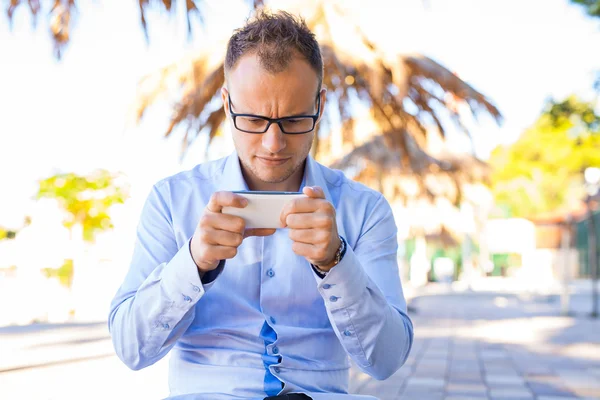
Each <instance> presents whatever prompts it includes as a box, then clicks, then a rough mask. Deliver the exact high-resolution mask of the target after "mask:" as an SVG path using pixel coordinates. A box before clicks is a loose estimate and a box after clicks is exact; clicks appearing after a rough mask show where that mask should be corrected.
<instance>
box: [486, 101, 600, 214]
mask: <svg viewBox="0 0 600 400" xmlns="http://www.w3.org/2000/svg"><path fill="white" fill-rule="evenodd" d="M490 164H491V165H492V167H493V169H494V172H493V174H492V190H493V192H494V196H495V199H496V203H497V204H498V205H501V206H505V207H508V208H509V209H510V213H511V215H513V216H515V217H532V216H535V215H539V214H542V213H545V212H549V211H553V210H557V209H560V208H564V207H571V206H575V204H576V203H578V202H579V201H580V200H581V199H582V198H583V197H584V193H585V188H584V183H583V171H584V170H585V168H587V167H590V166H600V116H598V115H597V114H596V113H595V112H594V105H593V104H590V103H585V102H583V101H581V100H579V99H577V98H576V97H574V96H572V97H569V98H568V99H566V100H565V101H563V102H560V103H556V102H549V104H548V106H547V109H546V110H545V111H544V113H543V114H542V115H541V116H540V118H539V119H538V121H537V122H536V123H535V124H534V125H533V126H532V127H531V128H529V129H528V130H526V131H525V132H524V133H523V134H522V136H521V137H520V139H519V140H518V141H517V142H516V143H514V144H513V145H511V146H509V147H499V148H497V149H495V150H494V151H493V152H492V156H491V158H490Z"/></svg>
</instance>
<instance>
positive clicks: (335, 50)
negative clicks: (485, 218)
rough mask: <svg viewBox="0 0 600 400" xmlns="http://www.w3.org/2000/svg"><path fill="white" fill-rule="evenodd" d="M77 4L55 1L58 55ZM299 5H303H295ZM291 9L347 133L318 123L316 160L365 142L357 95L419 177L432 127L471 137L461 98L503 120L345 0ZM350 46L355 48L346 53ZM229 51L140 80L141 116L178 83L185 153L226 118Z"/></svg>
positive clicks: (191, 7)
mask: <svg viewBox="0 0 600 400" xmlns="http://www.w3.org/2000/svg"><path fill="white" fill-rule="evenodd" d="M21 3H25V2H24V1H19V0H11V1H10V2H9V6H8V15H9V18H10V17H11V16H12V15H13V13H14V10H15V8H16V7H17V6H18V5H19V4H21ZM157 3H158V4H159V5H161V6H162V7H163V8H164V9H165V10H166V11H168V12H172V11H173V10H174V4H175V2H174V1H172V0H161V1H159V2H157ZM27 4H28V5H29V7H30V9H31V12H32V13H33V15H34V16H37V14H38V13H39V12H40V5H39V0H27ZM184 4H185V7H186V12H187V16H188V30H189V31H190V32H191V24H190V20H189V17H190V16H191V15H193V14H198V15H199V16H201V14H200V10H201V4H202V1H200V0H186V1H185V2H184ZM139 5H140V18H141V23H142V27H143V29H144V31H146V27H147V21H146V12H147V10H148V8H149V7H150V5H151V4H150V0H139ZM252 6H253V7H254V9H255V10H259V9H261V8H263V1H262V0H253V1H252ZM75 7H76V1H75V0H55V1H54V6H53V7H52V10H51V14H50V18H51V32H52V35H53V38H54V42H55V47H56V52H57V57H60V51H61V49H62V48H63V47H64V46H65V45H66V44H67V43H68V41H69V39H70V35H71V33H70V29H71V24H72V18H73V15H74V11H75V9H76V8H75ZM294 7H297V9H298V10H294ZM288 10H290V11H292V12H294V11H297V12H298V13H302V15H303V16H304V17H305V19H306V22H307V24H308V25H309V27H310V28H311V29H312V30H313V31H315V32H317V36H318V40H319V42H320V43H321V45H322V54H323V61H324V68H325V74H324V85H325V86H326V87H327V88H328V89H329V92H328V98H329V102H330V104H332V105H335V106H336V107H337V111H338V112H339V115H340V116H341V126H342V132H341V133H342V134H341V138H340V140H338V142H337V143H332V138H331V136H328V135H327V133H328V132H329V131H331V129H332V124H331V121H328V120H325V121H324V123H322V124H320V126H319V132H318V134H317V135H315V144H314V146H313V155H315V156H317V157H318V158H323V157H324V154H326V153H327V150H328V148H331V147H335V146H342V148H344V149H346V150H348V151H349V150H351V149H353V148H354V147H355V146H356V145H358V144H360V140H359V139H358V138H357V135H356V132H355V129H354V126H355V116H354V114H353V110H352V109H351V99H353V98H358V99H359V100H360V101H362V102H363V103H364V104H366V105H367V106H368V107H369V109H370V112H371V115H372V118H373V119H374V120H375V122H376V124H377V126H378V128H379V133H381V132H386V135H385V140H386V143H387V145H388V146H389V147H390V148H392V149H394V150H397V151H399V152H400V153H401V154H402V157H401V160H400V161H401V163H402V164H403V167H404V168H405V169H407V170H408V171H411V172H413V173H417V174H418V173H419V172H420V170H419V169H413V165H414V164H415V163H416V164H423V163H424V164H427V165H428V164H430V163H433V164H436V161H435V160H434V159H433V158H432V157H431V156H427V155H426V152H425V151H424V145H425V141H426V139H427V135H428V132H430V131H431V130H432V128H433V130H435V131H437V132H439V134H441V135H442V136H444V135H445V134H446V132H447V124H448V123H452V124H454V125H455V126H457V127H458V128H459V129H460V130H462V131H463V132H464V133H465V134H466V135H470V133H469V131H468V130H467V129H466V127H464V126H463V125H462V123H461V119H460V114H459V112H458V109H457V107H456V104H457V103H463V104H466V105H467V106H468V107H469V109H470V112H471V113H473V114H474V115H478V114H482V113H484V114H489V115H491V116H492V117H493V118H495V119H496V120H497V121H500V119H501V115H500V112H499V111H498V109H497V108H496V107H495V106H494V105H493V104H492V102H491V101H490V100H489V99H488V98H486V97H485V96H484V95H483V94H481V93H479V92H478V91H476V90H475V89H473V88H472V87H471V86H469V85H468V84H467V83H466V82H464V81H463V80H461V79H460V78H459V77H458V76H457V75H456V74H455V73H453V72H451V71H450V70H448V69H447V68H445V67H444V66H442V65H441V64H440V63H438V62H436V61H434V60H432V59H431V58H429V57H426V56H424V55H420V54H409V55H405V54H396V55H393V56H391V57H390V56H386V55H384V54H383V52H381V51H380V49H379V48H378V46H377V44H375V43H373V42H371V41H370V40H369V39H368V38H367V37H366V35H365V34H364V32H363V31H362V29H361V28H360V26H359V25H358V24H355V23H353V22H352V19H351V16H350V15H349V13H347V12H346V11H345V10H344V9H343V8H342V6H341V2H340V1H327V2H326V1H323V0H311V1H303V2H302V4H298V2H295V3H292V4H291V5H290V7H288ZM340 17H341V18H342V19H340ZM333 20H336V21H338V20H343V21H344V23H345V24H347V28H349V29H347V31H349V32H351V35H350V36H351V38H350V39H348V38H346V39H347V40H346V42H348V40H351V43H350V45H349V46H345V47H342V46H341V45H340V43H341V42H343V41H344V40H341V39H343V38H340V37H337V36H336V35H335V33H334V29H332V26H333V25H334V24H333V22H332V21H333ZM348 48H351V49H352V50H351V51H348V50H345V49H348ZM224 51H225V49H224V48H222V49H221V50H220V51H217V52H215V51H211V50H206V51H205V52H203V53H200V54H198V55H197V56H196V57H195V58H193V59H192V60H189V61H185V60H182V61H179V62H176V63H173V64H172V65H170V66H167V67H166V68H164V69H162V70H160V71H157V73H156V74H153V75H150V76H148V77H146V78H145V79H143V80H142V82H140V85H139V88H140V92H139V98H138V103H137V107H136V109H137V119H138V121H141V119H142V118H143V116H144V114H145V112H146V111H147V110H148V109H149V107H150V106H151V105H152V104H153V103H154V102H155V101H156V100H157V99H158V98H159V97H160V96H162V95H164V94H165V92H168V89H167V88H168V87H169V82H175V83H176V87H175V88H173V90H174V92H177V93H178V94H179V97H178V99H177V100H176V101H175V106H174V109H173V114H172V117H171V123H170V125H169V127H168V129H167V131H166V132H165V136H169V135H171V133H172V132H173V131H174V130H175V129H176V128H179V129H183V130H184V131H185V134H184V137H183V140H182V153H185V152H186V150H187V149H188V147H189V145H190V144H191V143H192V142H193V141H194V140H195V139H196V138H197V137H198V136H199V135H201V134H203V133H205V132H207V133H208V135H209V143H210V141H211V140H212V139H213V138H214V137H215V135H216V134H217V132H219V129H220V128H221V126H222V125H223V122H224V119H225V114H224V111H223V109H222V107H220V105H217V106H214V103H213V100H216V99H218V97H219V89H220V88H221V86H222V85H223V83H224V76H223V59H224ZM215 60H217V61H216V62H215ZM216 103H218V101H217V102H216ZM407 105H408V106H407ZM409 109H410V110H409ZM412 110H416V111H412ZM430 125H431V126H430ZM377 133H378V132H375V134H377ZM323 141H325V143H322V142H323ZM411 141H412V143H411ZM321 145H323V146H321ZM321 147H324V149H323V148H321Z"/></svg>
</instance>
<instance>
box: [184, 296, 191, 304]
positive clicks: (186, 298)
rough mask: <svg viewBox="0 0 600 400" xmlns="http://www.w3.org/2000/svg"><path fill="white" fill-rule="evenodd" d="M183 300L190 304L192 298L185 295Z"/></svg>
mask: <svg viewBox="0 0 600 400" xmlns="http://www.w3.org/2000/svg"><path fill="white" fill-rule="evenodd" d="M183 300H185V301H187V302H188V303H189V302H191V301H192V298H191V297H190V296H186V295H185V294H184V295H183Z"/></svg>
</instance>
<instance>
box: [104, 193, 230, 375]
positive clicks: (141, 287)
mask: <svg viewBox="0 0 600 400" xmlns="http://www.w3.org/2000/svg"><path fill="white" fill-rule="evenodd" d="M160 189H164V190H168V187H167V185H166V184H163V185H162V186H159V185H156V186H154V187H153V189H152V191H151V193H150V195H149V196H148V198H147V200H146V203H145V204H144V208H143V210H142V215H141V217H140V222H139V224H138V228H137V240H136V243H135V247H134V252H133V257H132V260H131V264H130V267H129V271H128V273H127V275H126V277H125V280H124V282H123V284H122V285H121V287H120V288H119V290H118V291H117V293H116V295H115V297H114V298H113V300H112V302H111V305H110V314H109V318H108V329H109V331H110V334H111V337H112V341H113V345H114V348H115V351H116V353H117V355H118V356H119V358H120V359H121V360H122V361H123V362H124V363H125V364H126V365H127V366H128V367H129V368H131V369H134V370H138V369H141V368H144V367H146V366H148V365H152V364H154V363H155V362H156V361H158V360H160V359H161V358H162V357H164V356H165V354H167V353H168V352H169V350H170V349H171V348H172V347H173V346H174V345H175V342H176V341H177V339H178V338H179V337H181V335H183V333H184V332H185V331H186V330H187V328H188V327H189V326H190V324H191V323H192V321H193V319H194V315H195V314H194V312H195V311H194V309H195V308H194V306H195V305H196V303H197V302H198V300H200V299H201V298H202V296H203V295H204V293H205V292H206V291H207V290H209V289H210V287H211V286H212V285H213V284H214V280H215V279H216V276H215V274H211V275H210V276H209V277H206V276H205V277H203V280H204V278H208V279H206V281H207V282H208V281H210V283H206V284H203V282H202V281H201V280H200V275H199V273H198V268H197V267H196V263H195V262H194V260H193V259H192V256H191V253H190V248H189V241H188V242H187V243H186V244H185V245H184V246H182V247H181V248H178V246H177V242H176V240H175V235H174V232H173V228H172V218H171V212H170V207H169V204H168V202H167V201H165V197H166V196H163V194H162V193H161V191H160ZM222 264H223V263H221V264H220V266H219V268H217V270H216V271H217V275H218V274H219V273H220V272H221V271H222V270H223V265H222Z"/></svg>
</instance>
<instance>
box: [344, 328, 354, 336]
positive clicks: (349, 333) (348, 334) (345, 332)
mask: <svg viewBox="0 0 600 400" xmlns="http://www.w3.org/2000/svg"><path fill="white" fill-rule="evenodd" d="M344 335H345V336H351V335H352V332H350V331H349V330H348V329H346V330H345V331H344Z"/></svg>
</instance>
